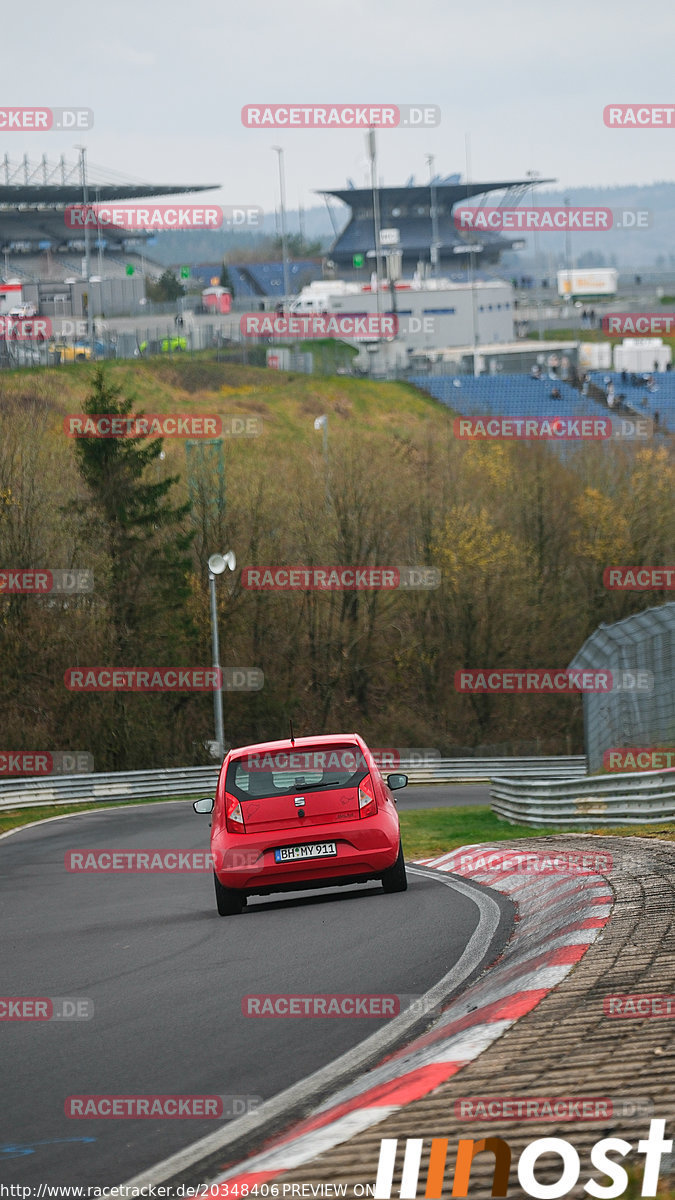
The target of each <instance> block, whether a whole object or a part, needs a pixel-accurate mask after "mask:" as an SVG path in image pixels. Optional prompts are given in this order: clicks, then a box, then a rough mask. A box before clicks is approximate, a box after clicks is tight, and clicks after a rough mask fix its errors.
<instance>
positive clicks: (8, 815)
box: [0, 791, 207, 833]
mask: <svg viewBox="0 0 675 1200" xmlns="http://www.w3.org/2000/svg"><path fill="white" fill-rule="evenodd" d="M206 794H207V793H206V791H205V792H204V795H206ZM197 799H199V797H198V796H148V797H147V798H145V799H143V800H92V801H91V802H90V803H87V804H45V805H41V806H40V807H39V808H10V809H7V811H6V812H0V833H7V832H8V831H9V830H10V829H19V828H20V827H21V826H22V825H31V824H32V823H33V821H45V820H47V819H48V818H49V817H61V816H66V815H67V814H68V813H79V812H92V811H94V810H95V809H98V808H126V807H128V806H129V805H130V804H162V803H164V804H165V803H166V801H167V800H184V801H185V803H186V804H191V803H192V801H193V800H197Z"/></svg>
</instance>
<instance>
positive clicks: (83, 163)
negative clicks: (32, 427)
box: [75, 146, 101, 357]
mask: <svg viewBox="0 0 675 1200" xmlns="http://www.w3.org/2000/svg"><path fill="white" fill-rule="evenodd" d="M75 149H76V150H79V151H80V182H81V184H82V208H83V212H84V220H85V226H84V263H85V266H84V269H85V274H86V276H87V340H88V342H89V352H90V354H91V355H92V357H93V354H94V314H93V311H92V309H93V305H92V302H91V282H90V276H91V253H90V249H89V245H90V242H89V221H88V213H87V207H88V204H89V194H88V191H87V148H86V146H76V147H75ZM97 224H98V222H97ZM98 232H99V237H100V235H101V231H100V229H99V231H98Z"/></svg>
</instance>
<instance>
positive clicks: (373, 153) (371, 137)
mask: <svg viewBox="0 0 675 1200" xmlns="http://www.w3.org/2000/svg"><path fill="white" fill-rule="evenodd" d="M368 153H369V154H370V186H371V189H372V193H373V227H374V233H375V276H376V280H377V289H376V290H377V316H378V325H379V317H380V315H381V313H382V305H381V303H380V276H381V274H382V246H381V245H380V194H379V192H378V188H377V146H376V142H375V130H374V129H369V130H368Z"/></svg>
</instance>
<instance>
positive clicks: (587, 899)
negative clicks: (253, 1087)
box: [210, 843, 613, 1195]
mask: <svg viewBox="0 0 675 1200" xmlns="http://www.w3.org/2000/svg"><path fill="white" fill-rule="evenodd" d="M469 851H470V852H471V853H469ZM488 857H489V865H488V864H487V862H486V860H487V858H488ZM566 857H567V858H569V855H566ZM516 858H520V859H522V858H523V855H522V854H521V852H519V851H515V850H514V849H513V848H512V847H509V848H508V849H504V847H503V846H502V847H499V846H488V845H479V846H463V847H461V848H460V849H458V850H453V851H452V852H450V853H449V854H443V855H441V857H440V858H435V859H424V860H420V861H419V862H418V863H417V864H416V865H418V866H424V867H426V868H429V869H433V870H436V871H443V872H445V873H447V872H452V873H453V874H456V875H464V876H466V877H467V878H471V879H474V880H475V881H476V882H477V883H482V884H485V885H486V886H488V887H490V888H493V889H494V890H495V891H499V892H503V893H505V894H506V895H508V896H509V898H510V899H512V900H513V901H514V902H515V903H516V906H517V916H516V925H515V929H514V932H513V935H512V937H511V940H510V942H509V944H508V945H507V947H506V948H505V950H504V953H503V955H502V957H501V958H500V959H499V960H498V962H497V963H496V964H495V965H494V966H492V967H490V968H489V969H488V971H487V972H486V974H485V975H484V976H483V977H482V978H481V979H479V980H478V981H477V982H476V983H475V984H473V985H472V986H471V987H469V988H468V989H467V990H466V991H464V992H463V993H462V995H461V996H460V997H458V998H457V999H456V1000H453V1001H451V1002H450V1003H449V1005H448V1006H447V1008H445V1009H444V1011H443V1013H442V1015H441V1017H440V1018H439V1019H438V1020H437V1021H436V1022H435V1024H434V1025H433V1026H432V1028H431V1029H429V1030H427V1032H426V1033H424V1034H422V1035H421V1036H420V1037H417V1038H415V1040H414V1041H412V1042H411V1043H410V1044H409V1045H407V1046H405V1047H404V1048H403V1049H401V1050H398V1051H396V1052H395V1053H393V1054H389V1055H387V1056H386V1057H385V1058H383V1059H382V1061H381V1062H380V1063H379V1064H378V1065H377V1066H376V1067H374V1068H373V1069H372V1070H369V1071H367V1072H366V1073H365V1074H364V1075H362V1076H361V1077H360V1078H359V1079H357V1080H356V1081H355V1082H353V1083H351V1084H350V1085H349V1086H347V1087H345V1088H342V1089H341V1090H339V1091H338V1092H336V1093H335V1094H334V1095H333V1096H331V1098H330V1099H329V1100H327V1101H325V1103H324V1104H322V1105H321V1106H320V1107H319V1108H317V1109H316V1110H315V1111H314V1113H313V1114H312V1116H311V1117H308V1118H307V1120H305V1121H302V1122H300V1123H299V1124H298V1125H295V1126H294V1127H293V1128H292V1129H291V1130H289V1131H287V1132H286V1133H285V1134H284V1135H283V1136H281V1137H279V1138H276V1139H275V1140H274V1141H273V1142H271V1144H270V1145H269V1146H268V1148H267V1149H266V1150H264V1151H262V1152H261V1153H260V1154H256V1155H254V1156H253V1157H251V1158H248V1159H246V1160H245V1161H244V1162H241V1163H239V1164H237V1165H235V1166H231V1167H228V1168H227V1169H226V1170H225V1171H223V1172H222V1173H221V1174H219V1175H218V1176H216V1177H215V1178H214V1179H213V1180H212V1181H211V1185H210V1186H211V1188H213V1192H212V1193H211V1194H214V1195H215V1189H216V1186H217V1185H218V1184H220V1183H225V1182H227V1183H228V1184H229V1185H233V1184H234V1183H237V1184H238V1185H240V1187H241V1185H243V1184H248V1185H249V1187H252V1186H253V1185H254V1184H261V1183H265V1182H267V1181H268V1180H270V1179H274V1178H275V1177H276V1176H278V1175H281V1174H282V1173H283V1172H284V1171H289V1170H291V1169H292V1168H294V1167H299V1166H302V1164H303V1163H306V1162H310V1161H311V1160H312V1159H314V1158H316V1157H317V1155H319V1154H322V1153H323V1152H324V1151H326V1150H330V1149H332V1148H333V1146H337V1145H339V1144H340V1143H341V1142H345V1141H348V1140H349V1138H351V1137H353V1136H354V1135H355V1134H357V1133H360V1132H361V1131H362V1130H364V1129H368V1128H369V1127H370V1126H372V1125H376V1124H377V1123H378V1122H379V1121H383V1120H384V1119H385V1118H386V1117H388V1116H389V1115H390V1114H391V1113H393V1112H396V1111H397V1110H398V1109H400V1108H403V1107H404V1105H406V1104H410V1103H411V1102H412V1101H413V1100H419V1099H420V1098H421V1097H422V1096H427V1095H428V1094H429V1093H430V1092H433V1091H434V1090H435V1089H436V1088H437V1087H439V1086H440V1085H441V1084H442V1083H445V1081H446V1080H448V1079H450V1077H451V1076H452V1075H456V1074H457V1072H458V1071H460V1070H461V1069H462V1067H464V1066H466V1064H467V1063H469V1062H471V1061H472V1060H473V1059H474V1058H477V1057H478V1055H479V1054H481V1053H482V1051H483V1050H485V1049H486V1047H487V1046H489V1045H490V1044H491V1043H492V1042H494V1041H495V1040H496V1039H497V1038H498V1037H500V1036H501V1034H503V1033H504V1032H505V1031H506V1030H507V1029H509V1027H510V1026H511V1025H513V1024H514V1023H515V1022H516V1021H517V1020H518V1018H519V1017H522V1016H524V1015H525V1013H528V1012H530V1011H531V1010H532V1009H533V1008H535V1007H536V1005H537V1004H539V1001H540V1000H542V999H543V998H544V996H546V995H547V994H548V992H550V991H551V989H552V988H554V987H555V986H556V984H558V983H560V981H561V980H562V979H564V978H565V976H566V975H568V974H569V972H570V971H571V970H572V967H573V966H574V965H575V963H577V962H578V961H579V959H580V958H582V956H583V955H584V954H585V953H586V951H587V950H588V948H589V946H590V945H591V944H592V942H594V941H595V938H596V937H597V936H598V934H599V933H600V931H601V930H602V929H603V928H604V926H605V925H606V924H607V921H608V920H609V914H610V910H611V907H612V903H613V896H612V892H611V889H610V887H609V884H608V883H607V881H606V879H605V878H604V877H603V876H602V875H601V874H599V873H598V872H597V871H593V870H585V871H584V873H583V874H577V873H574V874H572V873H570V870H569V869H568V870H567V872H566V873H565V874H548V873H545V874H541V873H539V872H540V870H541V871H549V870H551V871H555V869H556V868H555V867H554V866H552V865H551V862H552V860H551V851H550V850H548V851H547V850H544V849H542V848H540V849H536V850H534V851H533V850H532V844H531V843H528V844H527V859H528V867H527V873H525V872H524V870H523V864H522V862H521V865H520V869H519V868H518V867H517V866H515V867H514V866H513V865H512V864H513V862H514V860H515V859H516ZM563 870H564V868H563ZM229 1191H230V1194H231V1192H232V1186H230V1188H229Z"/></svg>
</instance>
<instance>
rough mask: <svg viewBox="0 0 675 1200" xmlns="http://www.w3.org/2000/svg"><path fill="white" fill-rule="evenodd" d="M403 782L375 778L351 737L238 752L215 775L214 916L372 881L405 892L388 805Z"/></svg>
mask: <svg viewBox="0 0 675 1200" xmlns="http://www.w3.org/2000/svg"><path fill="white" fill-rule="evenodd" d="M407 782H408V778H407V776H406V775H388V776H387V779H386V781H385V780H384V778H383V776H382V775H381V773H380V771H379V769H378V767H377V764H376V762H375V759H374V758H373V756H372V754H371V752H370V750H369V749H368V747H367V746H366V744H365V742H364V741H363V738H361V737H359V735H358V734H356V733H350V734H334V735H331V736H330V737H305V738H295V739H294V740H293V741H291V740H290V739H289V740H286V741H282V742H261V743H259V744H257V745H253V746H239V747H237V748H236V749H232V750H230V751H229V753H228V754H227V756H226V758H225V761H224V762H223V765H222V767H221V769H220V776H219V778H218V788H217V791H216V797H215V801H214V800H213V799H211V798H210V797H209V798H207V799H203V800H196V801H195V802H194V805H193V807H194V809H195V811H196V812H199V813H211V812H212V813H213V822H212V826H211V853H212V855H213V861H214V881H215V887H216V903H217V906H218V912H219V913H220V915H221V916H222V917H224V916H230V915H233V914H235V913H240V912H241V911H242V908H243V907H244V905H245V904H246V898H247V897H248V896H267V895H269V894H270V893H271V892H287V891H295V890H296V889H301V888H317V887H335V886H337V885H340V884H349V883H363V882H364V881H365V880H367V879H379V880H381V882H382V885H383V887H384V890H385V892H403V891H405V890H406V887H407V881H406V872H405V861H404V858H403V847H402V846H401V833H400V830H399V823H398V813H397V811H396V802H395V800H394V797H393V795H392V792H393V791H394V789H396V788H402V787H405V785H406V784H407Z"/></svg>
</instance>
